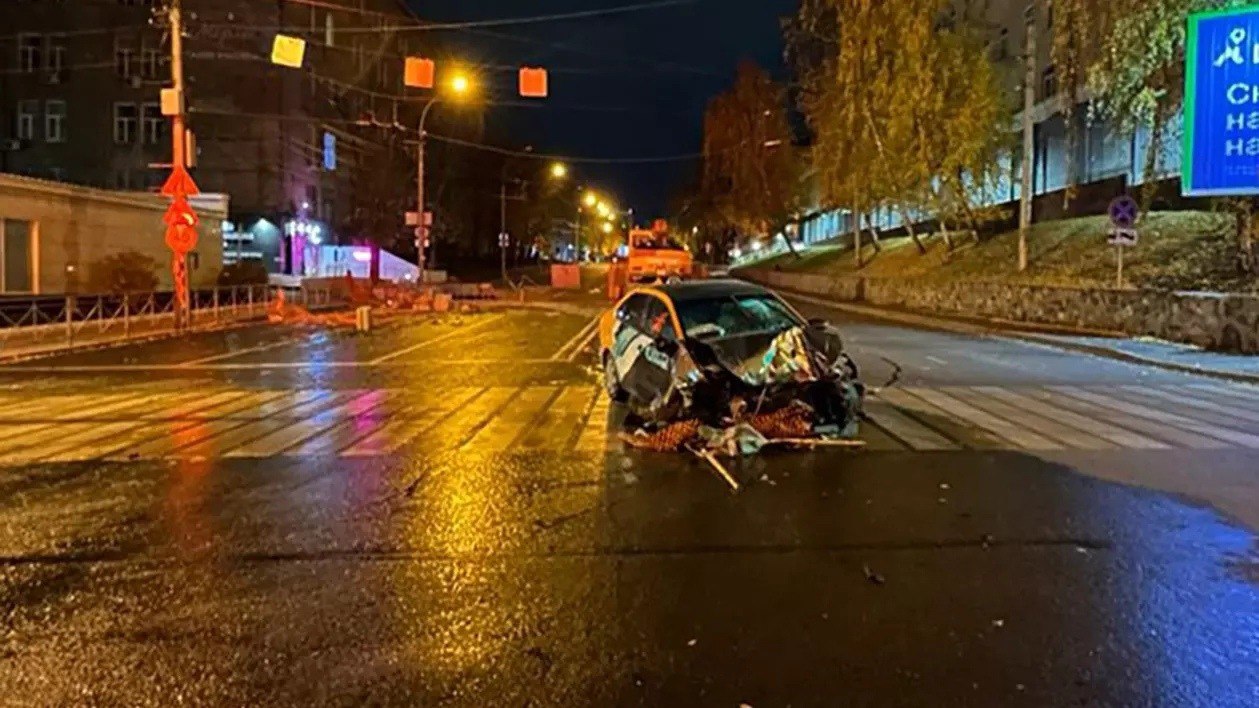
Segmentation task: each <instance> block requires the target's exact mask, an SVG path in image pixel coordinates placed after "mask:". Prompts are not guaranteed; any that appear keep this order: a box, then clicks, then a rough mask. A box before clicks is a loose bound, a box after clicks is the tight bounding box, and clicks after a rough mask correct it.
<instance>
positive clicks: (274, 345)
mask: <svg viewBox="0 0 1259 708" xmlns="http://www.w3.org/2000/svg"><path fill="white" fill-rule="evenodd" d="M305 338H306V334H305V333H302V334H301V335H300V336H292V335H290V336H288V337H285V338H284V339H283V340H281V341H278V342H270V343H268V344H259V345H257V346H254V347H247V348H245V349H237V350H236V351H230V352H225V353H223V354H215V355H213V356H205V357H201V358H200V359H190V360H188V361H181V362H179V364H178V366H196V365H197V364H208V363H210V362H212V361H222V360H224V359H231V358H233V357H238V356H243V355H245V354H254V353H257V352H266V351H271V350H272V349H279V348H281V347H287V346H289V345H294V344H301V343H302V340H303V339H305Z"/></svg>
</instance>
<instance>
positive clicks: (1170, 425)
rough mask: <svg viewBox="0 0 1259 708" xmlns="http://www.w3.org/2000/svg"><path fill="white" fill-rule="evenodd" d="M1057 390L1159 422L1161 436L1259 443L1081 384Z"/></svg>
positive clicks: (1212, 445) (1215, 442)
mask: <svg viewBox="0 0 1259 708" xmlns="http://www.w3.org/2000/svg"><path fill="white" fill-rule="evenodd" d="M1060 390H1061V392H1062V393H1063V394H1065V395H1068V396H1071V397H1072V398H1078V399H1080V400H1083V401H1087V402H1090V403H1094V404H1096V405H1098V406H1101V407H1103V408H1108V409H1110V410H1112V411H1117V412H1119V413H1122V414H1125V415H1128V416H1131V417H1133V418H1141V419H1144V420H1150V421H1154V422H1156V423H1158V424H1160V425H1161V426H1163V427H1162V428H1161V430H1162V431H1163V434H1162V437H1167V438H1171V437H1172V435H1177V436H1178V437H1185V436H1187V435H1188V436H1192V437H1196V438H1205V439H1206V440H1208V441H1210V442H1209V444H1208V445H1206V446H1204V447H1206V448H1207V449H1214V448H1219V447H1228V446H1229V444H1232V445H1241V446H1242V447H1259V436H1254V435H1247V434H1245V433H1241V432H1238V431H1235V430H1231V429H1224V428H1217V427H1216V426H1211V425H1206V424H1203V423H1199V422H1198V421H1195V420H1193V419H1191V418H1189V417H1188V416H1183V415H1173V414H1170V413H1164V412H1162V411H1158V410H1152V409H1151V408H1149V406H1140V405H1136V404H1134V403H1129V402H1128V401H1125V400H1124V399H1121V398H1112V397H1110V396H1103V395H1101V394H1098V393H1094V392H1092V391H1088V390H1085V389H1082V388H1075V387H1068V388H1063V389H1060ZM1112 415H1113V414H1112ZM1121 421H1122V419H1121ZM1173 431H1174V432H1173Z"/></svg>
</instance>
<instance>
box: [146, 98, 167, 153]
mask: <svg viewBox="0 0 1259 708" xmlns="http://www.w3.org/2000/svg"><path fill="white" fill-rule="evenodd" d="M140 113H141V115H140V118H141V120H142V121H143V123H142V125H141V129H142V130H143V132H144V142H145V143H146V144H148V145H156V144H157V143H158V141H159V140H161V139H162V132H163V131H162V126H164V125H165V124H166V117H165V116H163V115H162V104H160V103H146V104H144V105H143V106H142V107H141V109H140Z"/></svg>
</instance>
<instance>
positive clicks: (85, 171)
mask: <svg viewBox="0 0 1259 708" xmlns="http://www.w3.org/2000/svg"><path fill="white" fill-rule="evenodd" d="M0 16H3V21H0V27H2V28H3V32H4V34H3V35H0V114H2V115H0V172H10V173H15V174H20V175H27V176H32V177H40V178H44V179H53V180H58V181H64V182H70V183H75V184H82V185H86V186H92V187H99V188H109V189H121V190H140V191H145V190H153V189H155V188H156V187H157V186H159V185H160V184H161V182H162V180H163V179H164V178H165V176H166V174H167V172H168V169H167V168H165V167H162V166H161V165H162V163H169V161H170V155H171V144H170V142H171V138H170V121H169V119H168V118H166V117H164V116H163V115H162V114H161V107H160V104H159V97H160V91H161V89H162V88H164V87H168V86H170V85H171V71H170V55H171V50H170V41H169V28H168V23H167V8H166V2H165V0H60V1H57V0H0ZM183 16H184V25H185V32H184V35H185V41H184V74H185V83H186V89H187V106H188V125H189V128H190V129H191V130H192V131H193V133H194V134H195V136H196V151H195V152H196V158H195V159H196V165H195V168H194V169H193V176H194V178H195V179H196V181H197V183H198V185H199V186H200V187H201V189H202V191H204V192H211V193H222V194H226V195H228V197H229V198H230V209H231V211H230V217H229V221H230V222H232V223H231V227H230V228H225V229H224V233H225V238H229V236H230V235H233V234H234V235H237V236H238V237H240V238H246V236H245V235H246V234H248V237H250V238H251V239H252V238H253V237H254V236H256V237H257V239H259V240H261V239H265V238H277V234H278V238H284V234H286V233H292V232H295V231H296V232H303V231H305V232H309V231H310V228H309V227H303V226H302V225H304V224H316V223H317V224H320V225H322V226H321V233H323V235H324V238H325V239H337V238H340V237H342V236H343V234H341V233H339V232H338V230H339V225H341V224H344V223H347V222H350V221H352V219H351V218H350V217H351V216H352V214H353V212H354V211H355V209H356V200H357V199H358V197H359V195H357V194H356V193H355V184H356V182H357V181H358V180H357V179H356V178H355V174H356V172H359V168H360V167H361V166H362V165H361V164H360V163H361V162H362V161H363V160H370V159H371V152H372V151H373V150H375V149H376V148H377V143H379V141H380V131H379V129H375V130H368V129H363V128H361V127H358V126H355V125H354V122H355V121H356V120H358V119H360V118H362V117H363V116H366V115H372V116H388V117H389V119H390V120H392V118H393V116H394V115H395V110H403V111H405V110H406V109H407V107H408V106H407V105H405V104H404V105H403V106H402V107H401V108H400V109H395V105H396V104H395V103H394V102H393V101H392V100H389V99H388V98H386V97H387V96H390V95H396V94H400V93H402V90H403V89H402V70H403V59H402V58H403V57H404V56H405V55H406V54H407V53H408V51H414V52H416V53H424V52H425V48H424V47H422V46H420V42H419V40H420V36H419V35H422V34H423V33H406V32H402V33H399V32H396V31H395V30H396V28H398V27H403V26H409V25H414V23H415V22H416V19H415V18H414V17H413V16H411V15H410V14H409V13H408V11H407V10H406V7H405V5H404V4H403V3H402V2H401V1H400V0H336V2H314V3H303V2H296V1H293V0H183ZM277 30H280V31H282V32H283V33H285V34H289V35H294V36H299V37H302V38H303V39H305V40H307V49H306V55H305V61H304V64H303V67H302V68H300V69H294V68H287V67H281V66H277V65H274V64H272V63H271V61H270V55H271V45H272V42H273V41H274V38H275V35H276V32H277ZM408 39H410V40H411V42H412V44H413V45H414V46H408V44H407V40H408ZM409 115H410V114H407V116H409ZM407 116H402V118H404V119H405V118H406V117H407ZM329 146H332V147H333V152H335V165H334V164H333V163H332V162H328V161H327V160H326V159H325V158H326V148H327V147H329ZM399 219H401V215H399ZM263 221H265V224H264V226H266V227H267V228H262V229H261V232H260V233H258V234H256V235H255V234H253V233H252V229H253V225H254V224H255V223H259V222H263ZM294 224H297V227H296V228H295V226H294ZM262 232H265V233H262ZM329 232H331V233H329ZM346 236H351V237H355V238H357V237H359V236H361V234H350V235H346ZM225 246H226V248H225V250H226V251H228V252H229V253H231V252H237V251H245V250H248V251H254V252H258V253H267V254H268V255H267V256H266V258H265V260H267V261H268V264H269V265H279V264H281V263H282V262H283V261H284V260H285V258H284V257H282V255H277V256H272V255H269V254H271V253H272V252H282V251H284V250H285V248H284V246H283V244H270V245H267V244H262V243H259V242H257V241H255V240H251V241H250V242H249V243H248V244H246V245H245V246H244V247H243V248H242V245H241V244H239V243H237V244H230V243H228V244H225Z"/></svg>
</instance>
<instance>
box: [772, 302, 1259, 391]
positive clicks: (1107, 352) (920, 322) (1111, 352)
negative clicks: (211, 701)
mask: <svg viewBox="0 0 1259 708" xmlns="http://www.w3.org/2000/svg"><path fill="white" fill-rule="evenodd" d="M782 292H783V293H784V294H785V295H787V296H788V297H791V298H795V299H797V300H801V301H804V302H808V303H811V304H814V305H821V306H823V307H833V308H835V309H837V310H842V311H845V312H850V313H853V314H858V315H865V316H867V317H875V318H878V319H883V320H890V321H893V322H900V323H902V324H912V325H917V326H920V327H927V328H930V329H937V330H942V331H945V332H958V333H962V334H978V335H983V336H999V337H1005V338H1007V339H1018V340H1022V341H1025V342H1032V343H1034V344H1039V345H1042V346H1047V347H1052V348H1054V349H1060V350H1063V351H1071V352H1080V353H1083V354H1092V355H1094V356H1100V357H1104V358H1106V359H1114V360H1117V361H1126V362H1128V363H1130V364H1142V365H1144V366H1153V367H1155V368H1159V369H1165V370H1167V371H1175V372H1179V373H1184V374H1196V375H1198V376H1207V377H1210V378H1214V379H1223V380H1226V381H1236V382H1241V383H1251V384H1259V374H1249V373H1244V372H1239V371H1225V370H1222V369H1203V368H1199V367H1196V366H1188V365H1186V364H1177V363H1175V362H1171V361H1165V360H1163V359H1152V358H1150V357H1144V356H1141V355H1139V354H1132V353H1129V352H1124V351H1119V350H1118V349H1111V348H1109V347H1101V346H1094V345H1089V344H1077V343H1072V342H1063V341H1060V340H1057V339H1052V338H1050V337H1045V336H1042V335H1039V334H1036V333H1035V332H1025V331H1020V330H1017V329H1012V325H1014V324H1017V323H1008V322H1006V321H985V323H984V324H979V323H975V322H972V321H969V320H961V319H950V318H948V317H945V316H941V315H920V314H915V313H911V312H900V311H897V310H887V309H884V308H879V307H871V306H869V305H857V304H854V303H850V302H839V301H835V300H824V299H822V298H819V297H815V296H812V295H805V294H801V293H797V292H795V291H792V290H786V289H783V290H782ZM1031 326H1035V325H1031ZM1071 332H1072V331H1071V330H1064V333H1071ZM1074 333H1076V334H1081V335H1083V336H1115V334H1114V333H1100V332H1095V331H1088V330H1074Z"/></svg>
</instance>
